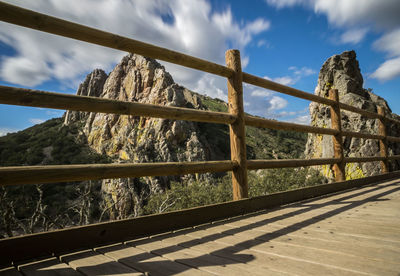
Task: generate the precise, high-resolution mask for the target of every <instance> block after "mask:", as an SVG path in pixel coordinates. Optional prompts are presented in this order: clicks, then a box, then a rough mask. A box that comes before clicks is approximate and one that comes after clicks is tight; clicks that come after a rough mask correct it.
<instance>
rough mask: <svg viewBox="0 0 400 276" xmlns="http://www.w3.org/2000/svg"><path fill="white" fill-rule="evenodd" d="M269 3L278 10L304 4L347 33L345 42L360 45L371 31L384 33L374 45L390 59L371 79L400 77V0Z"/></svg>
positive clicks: (278, 0) (272, 0) (268, 0)
mask: <svg viewBox="0 0 400 276" xmlns="http://www.w3.org/2000/svg"><path fill="white" fill-rule="evenodd" d="M266 3H268V4H269V5H272V6H275V7H276V8H278V9H281V8H284V7H293V6H295V5H302V6H305V7H308V8H310V9H313V10H314V12H315V13H317V14H324V15H326V16H327V18H328V21H329V23H330V24H332V25H333V26H335V27H339V28H341V29H343V30H344V31H345V32H344V33H343V34H342V36H341V37H340V42H342V43H352V44H357V43H359V42H361V41H362V39H363V38H364V37H365V36H366V34H367V32H368V30H369V29H373V30H375V31H380V32H383V33H384V35H383V37H382V38H380V39H379V40H377V41H376V42H375V43H374V46H375V47H376V48H378V49H379V50H382V51H385V52H387V53H388V57H389V58H390V59H388V60H386V61H385V62H383V63H382V64H381V65H380V66H379V68H378V69H377V70H376V71H375V72H374V73H373V74H372V75H371V76H372V77H375V78H378V79H380V80H382V81H385V80H390V79H393V78H396V77H399V76H400V73H399V70H398V67H397V62H398V60H397V58H394V57H399V56H400V53H399V51H400V50H399V49H400V46H399V44H400V42H399V40H400V38H399V37H400V34H399V32H400V31H399V26H400V16H399V14H400V4H399V0H384V1H376V0H363V1H359V0H336V1H332V0H282V1H281V0H266Z"/></svg>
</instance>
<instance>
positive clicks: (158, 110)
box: [0, 86, 236, 124]
mask: <svg viewBox="0 0 400 276" xmlns="http://www.w3.org/2000/svg"><path fill="white" fill-rule="evenodd" d="M0 103H2V104H11V105H22V106H33V107H46V108H55V109H63V110H75V111H88V112H99V113H111V114H119V115H131V116H147V117H155V118H165V119H175V120H187V121H195V122H207V123H218V124H230V123H232V122H234V121H235V119H236V117H235V116H234V115H231V114H228V113H223V112H213V111H205V110H197V109H192V108H182V107H172V106H161V105H155V104H143V103H135V102H126V101H119V100H112V99H104V98H97V97H88V96H78V95H69V94H61V93H53V92H45V91H38V90H30V89H25V88H15V87H9V86H0Z"/></svg>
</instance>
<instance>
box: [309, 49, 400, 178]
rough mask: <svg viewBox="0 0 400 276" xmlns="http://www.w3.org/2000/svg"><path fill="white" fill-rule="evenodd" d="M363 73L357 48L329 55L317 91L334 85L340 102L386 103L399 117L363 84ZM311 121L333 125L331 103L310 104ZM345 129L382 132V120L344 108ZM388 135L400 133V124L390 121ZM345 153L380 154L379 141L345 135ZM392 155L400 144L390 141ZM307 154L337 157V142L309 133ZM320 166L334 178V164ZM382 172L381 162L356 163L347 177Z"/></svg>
mask: <svg viewBox="0 0 400 276" xmlns="http://www.w3.org/2000/svg"><path fill="white" fill-rule="evenodd" d="M363 82H364V80H363V77H362V75H361V71H360V68H359V63H358V61H357V59H356V53H355V52H354V51H346V52H343V53H342V54H340V55H334V56H332V57H330V58H328V59H327V60H326V61H325V63H324V64H323V65H322V68H321V70H320V73H319V77H318V84H317V87H316V88H315V94H316V95H318V96H321V97H326V98H327V97H328V93H329V89H331V88H334V89H337V90H338V92H339V100H340V102H343V103H346V104H349V105H352V106H355V107H358V108H361V109H364V110H368V111H371V112H377V107H378V106H382V107H383V108H384V109H385V111H386V114H387V116H388V117H391V118H396V119H399V118H400V116H398V115H396V114H393V113H392V112H391V109H390V107H389V105H388V103H387V102H386V101H385V100H384V99H383V98H381V97H379V96H378V95H376V94H374V93H372V91H371V89H364V88H363ZM309 108H310V116H311V125H312V126H317V127H324V128H326V127H330V126H331V121H330V107H329V106H327V105H322V104H319V103H315V102H312V103H311V104H310V107H309ZM341 121H342V130H348V131H354V132H363V133H372V134H377V133H378V121H377V120H374V119H368V118H366V117H364V116H362V115H360V114H358V113H353V112H349V111H346V110H341ZM386 129H387V135H390V136H399V133H400V127H399V126H398V125H395V124H390V123H388V124H387V125H386ZM343 147H344V155H345V157H361V156H362V157H365V156H380V153H379V141H378V140H371V139H360V138H351V137H344V138H343ZM388 147H389V155H392V154H400V147H399V146H398V145H396V144H394V143H389V145H388ZM305 155H306V157H308V158H331V157H333V145H332V136H331V135H319V134H311V133H310V134H309V135H308V140H307V144H306V150H305ZM390 167H391V170H396V169H399V168H400V163H399V162H398V161H396V162H391V163H390ZM318 169H319V170H320V171H321V172H322V173H323V174H324V175H325V176H326V177H327V178H328V179H330V180H332V179H333V176H334V174H333V170H332V166H328V165H325V166H318ZM380 172H381V168H380V164H379V162H367V163H352V164H347V165H346V179H353V178H360V177H364V176H369V175H374V174H378V173H380Z"/></svg>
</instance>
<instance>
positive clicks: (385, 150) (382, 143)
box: [378, 106, 389, 173]
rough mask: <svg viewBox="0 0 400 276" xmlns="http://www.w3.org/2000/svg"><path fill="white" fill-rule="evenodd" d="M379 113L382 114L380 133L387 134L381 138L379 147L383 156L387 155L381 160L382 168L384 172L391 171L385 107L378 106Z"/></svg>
mask: <svg viewBox="0 0 400 276" xmlns="http://www.w3.org/2000/svg"><path fill="white" fill-rule="evenodd" d="M378 114H379V115H382V117H381V118H379V133H378V134H379V135H382V136H385V137H384V138H383V139H382V140H379V149H380V152H381V157H385V160H383V161H381V170H382V173H387V172H389V164H388V159H387V158H388V147H387V139H386V137H387V133H386V124H385V109H384V108H383V107H382V106H378Z"/></svg>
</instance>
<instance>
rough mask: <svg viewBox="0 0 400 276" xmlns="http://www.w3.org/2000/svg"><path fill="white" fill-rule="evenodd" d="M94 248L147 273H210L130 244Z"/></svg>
mask: <svg viewBox="0 0 400 276" xmlns="http://www.w3.org/2000/svg"><path fill="white" fill-rule="evenodd" d="M95 250H96V251H98V252H101V253H102V254H104V255H105V256H107V257H110V258H112V259H114V260H115V261H118V262H120V263H122V264H124V265H126V266H129V267H132V268H134V269H135V270H138V271H141V272H143V273H148V274H149V275H166V276H167V275H211V274H210V273H207V272H205V271H201V270H198V269H196V268H193V267H190V266H187V265H184V264H181V263H177V262H174V261H171V260H169V259H166V258H163V257H161V256H158V255H155V254H152V253H149V252H146V251H144V250H141V249H139V248H135V247H131V246H126V245H113V246H107V247H102V248H97V249H95Z"/></svg>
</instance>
